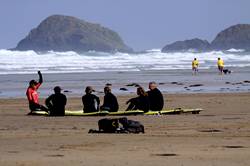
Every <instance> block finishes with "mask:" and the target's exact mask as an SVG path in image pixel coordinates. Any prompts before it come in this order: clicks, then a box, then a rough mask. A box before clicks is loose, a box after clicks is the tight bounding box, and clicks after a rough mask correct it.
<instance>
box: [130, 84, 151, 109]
mask: <svg viewBox="0 0 250 166" xmlns="http://www.w3.org/2000/svg"><path fill="white" fill-rule="evenodd" d="M137 95H138V97H136V98H132V99H130V100H128V101H127V102H126V104H129V106H128V108H127V109H126V111H129V110H142V111H144V112H148V111H149V98H148V94H147V93H146V92H145V90H144V89H143V88H142V87H138V88H137Z"/></svg>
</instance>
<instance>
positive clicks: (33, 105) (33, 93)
mask: <svg viewBox="0 0 250 166" xmlns="http://www.w3.org/2000/svg"><path fill="white" fill-rule="evenodd" d="M37 73H38V75H39V82H37V81H35V80H31V81H30V82H29V87H28V88H27V91H26V96H27V99H28V101H29V109H30V111H31V112H32V111H48V109H47V108H46V107H44V106H43V105H40V104H39V100H38V99H39V95H38V92H37V90H38V88H39V87H40V86H41V85H42V83H43V76H42V73H41V72H40V71H38V72H37Z"/></svg>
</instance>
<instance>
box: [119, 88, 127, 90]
mask: <svg viewBox="0 0 250 166" xmlns="http://www.w3.org/2000/svg"><path fill="white" fill-rule="evenodd" d="M120 90H122V91H128V89H126V88H120Z"/></svg>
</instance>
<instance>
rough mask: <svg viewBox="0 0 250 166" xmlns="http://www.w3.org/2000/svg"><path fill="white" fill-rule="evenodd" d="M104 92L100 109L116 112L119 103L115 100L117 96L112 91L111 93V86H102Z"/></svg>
mask: <svg viewBox="0 0 250 166" xmlns="http://www.w3.org/2000/svg"><path fill="white" fill-rule="evenodd" d="M104 94H105V96H104V101H103V105H102V106H101V107H100V109H101V110H105V111H109V112H117V111H118V109H119V105H118V102H117V98H116V97H115V95H114V94H113V93H111V86H106V87H105V88H104Z"/></svg>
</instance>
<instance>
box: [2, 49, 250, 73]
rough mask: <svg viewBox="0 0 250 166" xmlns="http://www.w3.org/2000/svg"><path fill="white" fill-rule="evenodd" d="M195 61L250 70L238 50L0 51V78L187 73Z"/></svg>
mask: <svg viewBox="0 0 250 166" xmlns="http://www.w3.org/2000/svg"><path fill="white" fill-rule="evenodd" d="M195 57H196V58H198V60H199V61H200V68H203V69H208V68H214V67H216V61H217V58H218V57H221V58H223V59H224V61H225V65H226V66H228V67H248V66H250V53H246V52H242V51H241V50H228V51H226V52H222V51H212V52H204V53H194V52H180V53H162V52H161V51H160V49H152V50H148V51H145V52H143V53H133V54H129V53H120V52H117V53H104V52H95V51H89V52H86V53H82V54H78V53H76V52H73V51H68V52H54V51H49V52H46V53H36V52H34V51H10V50H5V49H2V50H0V74H28V73H34V72H35V71H37V70H41V71H43V72H44V73H73V72H107V71H145V70H172V69H190V66H191V61H192V60H193V58H195Z"/></svg>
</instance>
